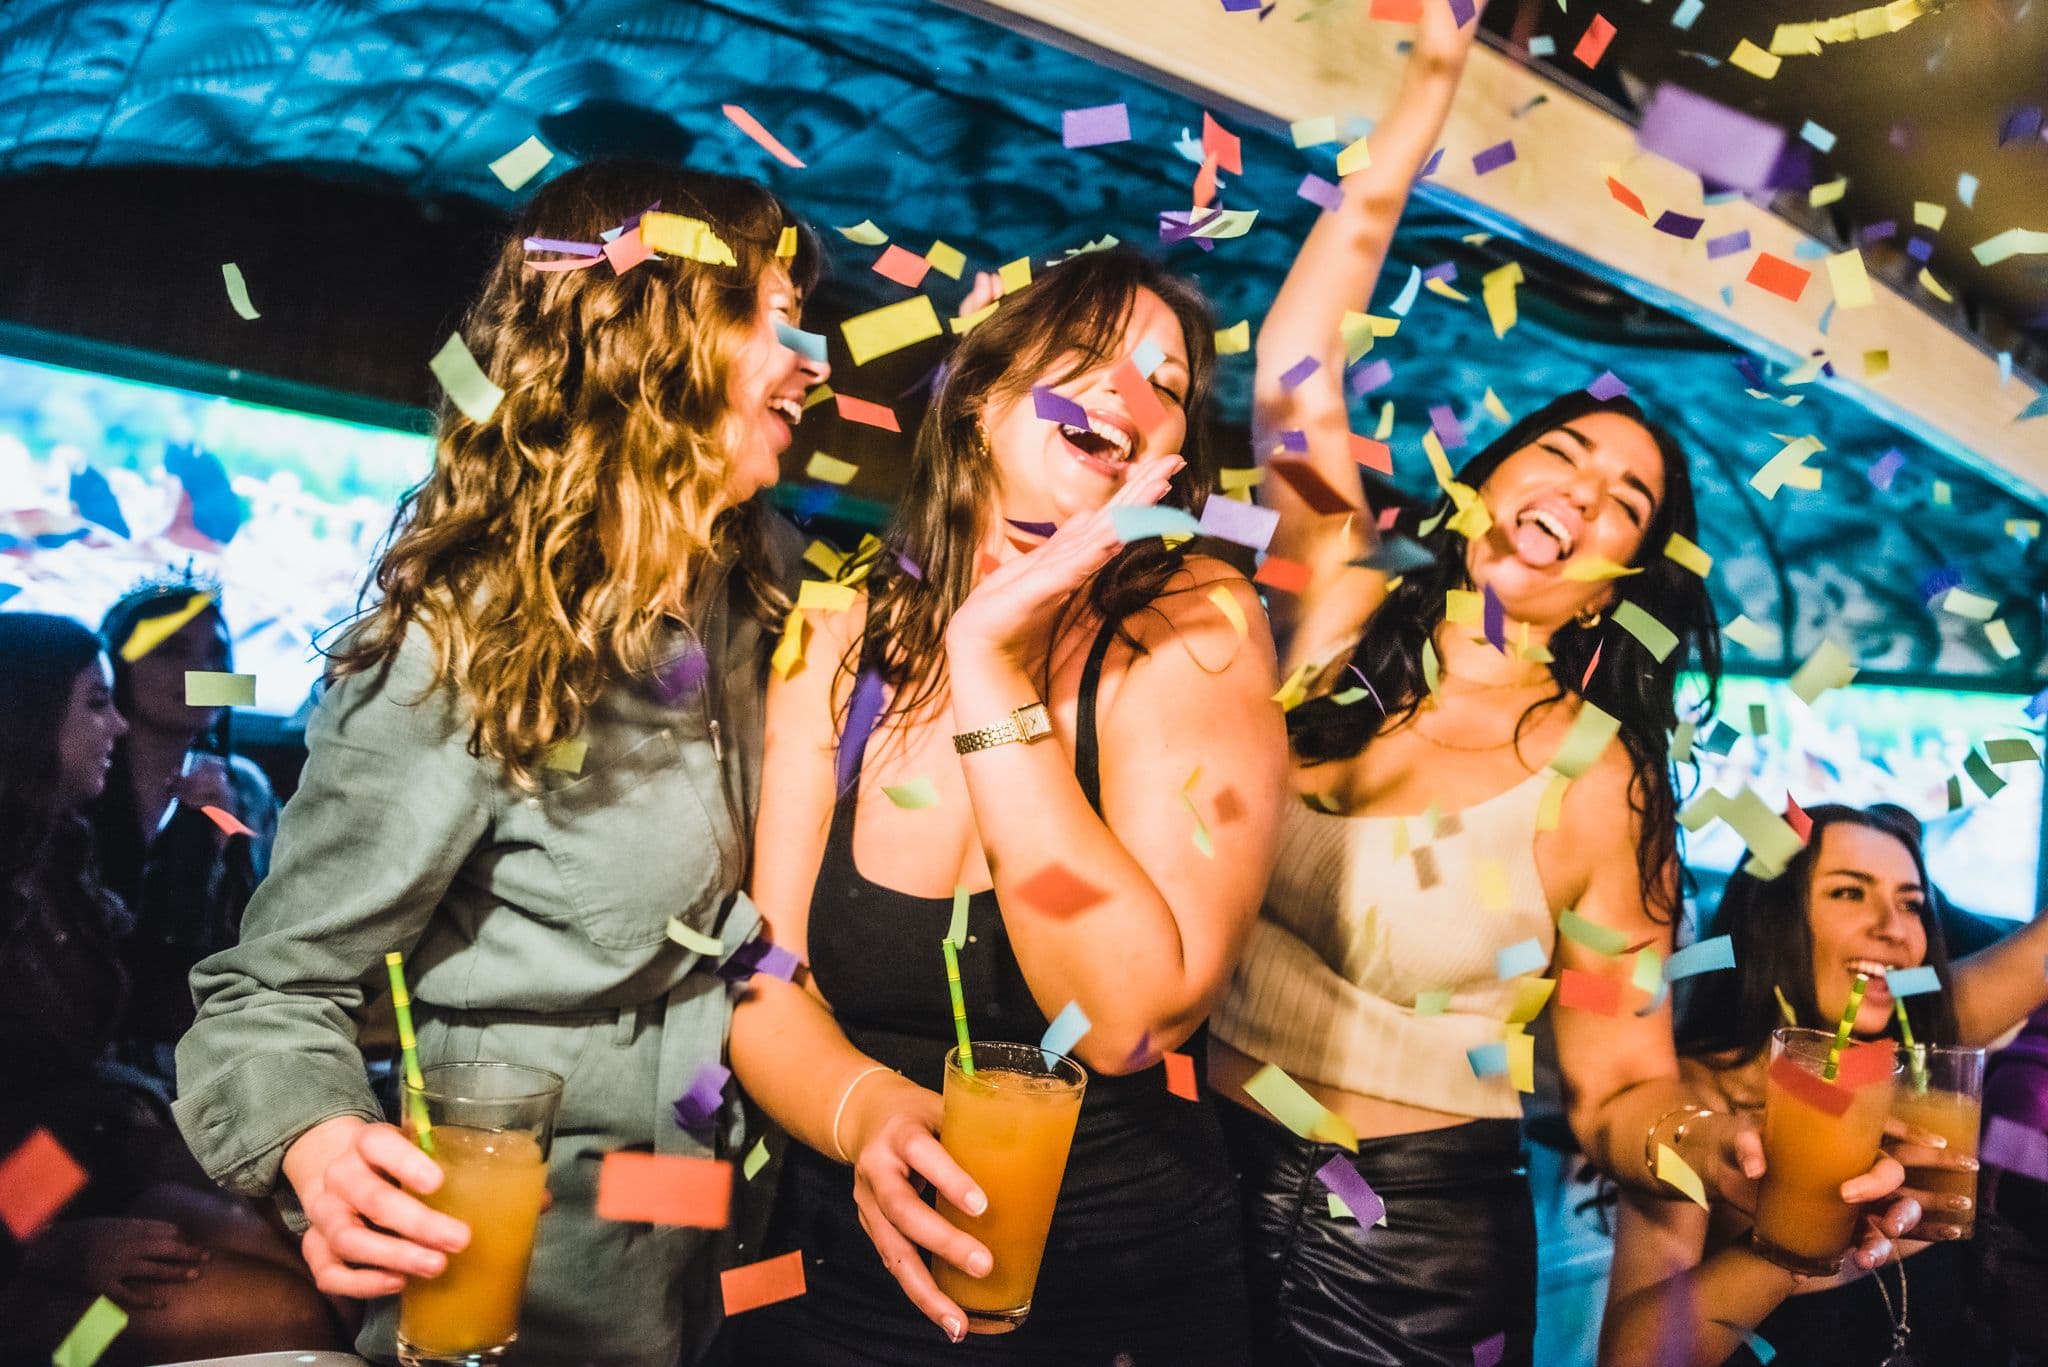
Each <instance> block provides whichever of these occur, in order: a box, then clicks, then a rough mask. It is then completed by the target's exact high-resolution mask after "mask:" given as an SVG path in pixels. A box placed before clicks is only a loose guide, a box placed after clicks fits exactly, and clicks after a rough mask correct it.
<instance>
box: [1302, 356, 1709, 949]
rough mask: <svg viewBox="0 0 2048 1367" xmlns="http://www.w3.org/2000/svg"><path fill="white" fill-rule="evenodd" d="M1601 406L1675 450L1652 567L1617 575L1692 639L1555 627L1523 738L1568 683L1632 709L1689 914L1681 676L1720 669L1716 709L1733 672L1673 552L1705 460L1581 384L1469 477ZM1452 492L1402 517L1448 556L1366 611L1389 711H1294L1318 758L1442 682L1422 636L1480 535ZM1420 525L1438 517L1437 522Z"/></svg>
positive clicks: (1647, 810)
mask: <svg viewBox="0 0 2048 1367" xmlns="http://www.w3.org/2000/svg"><path fill="white" fill-rule="evenodd" d="M1589 413H1617V414H1620V415H1621V416H1622V417H1625V418H1627V419H1629V420H1630V421H1631V422H1634V423H1635V424H1637V425H1638V426H1640V427H1641V428H1642V429H1643V430H1644V431H1645V432H1647V433H1649V435H1650V438H1651V440H1653V441H1654V442H1656V444H1657V450H1658V453H1659V454H1660V455H1661V456H1662V457H1663V460H1664V497H1663V498H1661V499H1660V500H1658V503H1657V507H1656V509H1655V510H1654V511H1653V512H1652V513H1651V515H1650V521H1649V525H1648V526H1646V527H1645V528H1644V529H1643V539H1642V545H1641V546H1640V547H1639V548H1638V549H1637V551H1636V554H1635V558H1634V560H1633V561H1632V562H1631V565H1632V567H1634V568H1639V569H1640V570H1641V571H1642V573H1640V574H1635V575H1631V576H1629V577H1627V578H1623V579H1617V580H1615V581H1614V590H1615V594H1616V598H1615V604H1616V605H1619V604H1620V603H1622V602H1632V603H1634V604H1636V605H1637V606H1638V607H1640V608H1642V609H1643V610H1644V611H1645V612H1647V613H1649V614H1650V615H1651V616H1652V617H1654V618H1656V619H1657V620H1658V621H1660V622H1662V623H1663V624H1664V625H1665V626H1666V627H1669V628H1670V629H1671V631H1672V633H1673V634H1675V635H1676V636H1677V637H1678V645H1677V647H1676V648H1675V649H1673V650H1672V651H1671V653H1670V654H1669V655H1668V656H1667V657H1666V658H1665V659H1663V660H1661V661H1660V660H1658V659H1657V657H1656V656H1654V655H1652V654H1651V653H1650V651H1649V649H1648V648H1647V647H1645V646H1644V645H1643V644H1642V643H1641V642H1640V641H1638V640H1636V638H1635V637H1633V636H1631V635H1630V634H1629V633H1628V632H1626V631H1623V630H1621V629H1619V628H1617V627H1614V626H1613V625H1612V623H1611V612H1612V609H1611V608H1610V611H1609V614H1608V615H1607V616H1603V618H1602V620H1601V621H1600V622H1598V623H1596V624H1594V625H1593V626H1591V627H1583V626H1580V625H1579V624H1578V623H1577V622H1569V623H1566V624H1565V625H1564V626H1562V627H1560V628H1559V629H1558V630H1557V631H1556V632H1555V633H1553V634H1552V636H1551V638H1550V651H1551V654H1552V656H1553V657H1554V658H1553V660H1552V663H1551V666H1550V672H1551V677H1552V678H1553V679H1554V680H1555V682H1556V688H1555V690H1554V691H1553V692H1551V693H1550V694H1549V695H1547V696H1545V697H1543V698H1540V699H1538V700H1537V701H1536V702H1534V703H1532V704H1531V705H1530V707H1529V709H1528V711H1526V712H1524V713H1523V714H1522V717H1521V720H1520V721H1519V722H1518V723H1517V724H1516V728H1515V731H1516V738H1517V739H1518V740H1519V739H1520V736H1521V732H1522V729H1523V728H1524V727H1526V726H1527V725H1528V724H1529V723H1530V721H1531V720H1532V719H1533V718H1534V717H1535V715H1536V713H1537V712H1538V711H1539V710H1540V709H1542V708H1543V707H1545V706H1547V705H1549V704H1551V703H1555V702H1558V701H1562V700H1563V699H1565V698H1567V697H1583V698H1584V699H1585V701H1587V702H1590V703H1592V704H1593V705H1595V706H1596V707H1599V708H1600V709H1601V710H1602V711H1604V712H1607V713H1608V714H1610V715H1611V716H1613V717H1614V718H1615V719H1616V720H1617V721H1619V722H1620V723H1621V743H1622V745H1623V746H1624V747H1625V748H1626V749H1627V751H1628V756H1629V760H1630V762H1631V764H1632V765H1633V767H1634V770H1635V776H1634V778H1633V779H1632V780H1631V782H1630V785H1629V803H1630V805H1631V806H1632V807H1633V808H1634V809H1635V812H1636V814H1637V816H1638V817H1639V818H1640V819H1641V822H1642V841H1641V843H1640V844H1639V845H1638V847H1637V856H1636V867H1637V873H1638V876H1639V878H1640V881H1641V884H1642V891H1643V904H1644V906H1645V907H1647V908H1648V909H1649V912H1650V915H1651V916H1652V917H1653V918H1656V919H1659V920H1665V919H1675V917H1676V915H1677V907H1676V906H1675V905H1674V896H1675V894H1674V883H1673V881H1672V879H1671V870H1672V869H1673V867H1674V866H1675V865H1676V864H1677V862H1678V834H1677V812H1678V792H1677V780H1676V776H1675V774H1674V772H1673V766H1672V763H1671V744H1670V733H1671V731H1672V729H1673V728H1674V727H1675V726H1676V725H1677V724H1678V722H1679V714H1678V701H1677V684H1678V676H1679V674H1680V672H1681V671H1683V670H1684V669H1685V668H1686V667H1687V665H1688V663H1690V664H1691V665H1692V667H1693V668H1695V669H1697V670H1698V671H1699V673H1700V674H1701V675H1702V676H1703V677H1704V678H1705V680H1706V689H1705V694H1704V696H1703V697H1702V698H1701V699H1700V706H1701V708H1702V711H1701V713H1700V715H1701V716H1704V715H1707V714H1709V713H1711V712H1712V710H1713V705H1714V699H1715V696H1716V694H1717V693H1718V690H1719V687H1720V678H1721V635H1720V629H1719V627H1718V625H1717V623H1716V621H1715V618H1714V605H1713V601H1712V599H1711V598H1710V597H1709V596H1708V594H1707V588H1706V584H1705V582H1704V581H1702V580H1701V579H1700V577H1699V576H1698V575H1696V574H1694V573H1693V572H1692V571H1691V570H1688V569H1686V568H1685V567H1684V566H1682V565H1680V564H1678V563H1677V562H1676V561H1674V560H1672V559H1670V558H1669V557H1668V556H1666V555H1665V554H1664V547H1665V545H1666V544H1667V543H1668V542H1669V540H1670V538H1671V535H1672V534H1673V533H1674V532H1675V533H1678V534H1680V535H1683V536H1685V537H1687V538H1688V539H1691V540H1694V541H1697V540H1698V539H1699V514H1698V511H1697V509H1696V508H1695V507H1694V504H1693V492H1692V472H1691V469H1690V466H1689V465H1688V462H1687V460H1686V455H1685V450H1684V448H1683V447H1681V446H1680V445H1679V444H1678V439H1677V438H1676V437H1674V436H1672V434H1671V433H1670V432H1668V431H1667V430H1665V429H1664V428H1663V427H1661V426H1659V425H1658V424H1657V423H1655V422H1653V421H1651V420H1650V418H1649V417H1648V416H1647V415H1646V414H1645V413H1644V412H1643V410H1642V408H1641V406H1639V405H1638V404H1637V403H1635V401H1634V400H1632V399H1628V398H1625V397H1616V398H1611V399H1601V398H1595V397H1594V396H1593V395H1592V394H1590V393H1588V392H1587V391H1585V390H1583V389H1581V390H1574V391H1572V392H1571V393H1569V394H1565V395H1561V396H1560V397H1558V398H1556V399H1553V400H1551V401H1550V402H1549V403H1547V404H1545V405H1544V406H1543V407H1541V408H1539V409H1537V410H1536V411H1535V412H1533V413H1530V414H1528V415H1527V416H1525V417H1523V418H1522V419H1521V420H1520V421H1518V422H1516V423H1514V424H1513V425H1511V426H1510V427H1509V428H1508V429H1507V430H1506V431H1505V432H1503V433H1501V434H1500V436H1498V437H1496V438H1495V439H1494V440H1493V441H1492V442H1490V443H1489V444H1488V445H1487V446H1486V447H1485V448H1484V449H1482V450H1481V451H1480V452H1479V453H1478V454H1477V455H1475V456H1473V457H1472V459H1470V460H1469V461H1467V462H1466V463H1465V467H1464V468H1463V469H1462V470H1460V471H1459V472H1458V478H1459V480H1460V481H1462V482H1463V483H1465V484H1468V485H1470V486H1472V487H1473V488H1475V489H1476V488H1479V487H1480V486H1482V485H1484V484H1485V482H1486V481H1487V479H1488V478H1489V477H1491V476H1492V474H1493V472H1494V471H1495V470H1496V469H1498V468H1499V467H1500V465H1501V463H1502V462H1503V461H1505V460H1506V459H1507V458H1508V457H1509V456H1511V455H1513V454H1514V453H1515V452H1516V451H1519V450H1521V449H1522V448H1523V447H1525V446H1529V445H1531V444H1532V443H1534V442H1536V441H1537V440H1539V439H1540V438H1541V437H1542V436H1543V435H1544V434H1545V433H1546V432H1553V431H1556V430H1557V429H1558V428H1560V427H1563V426H1565V425H1566V424H1567V423H1570V422H1573V421H1575V420H1577V419H1579V418H1582V417H1585V416H1586V415H1587V414H1589ZM1450 511H1451V501H1450V499H1449V497H1448V496H1445V497H1444V498H1442V499H1439V500H1438V501H1437V503H1436V504H1435V506H1434V507H1433V508H1431V509H1430V510H1428V512H1427V513H1426V515H1423V516H1421V517H1419V518H1418V517H1417V516H1416V515H1415V514H1413V513H1404V514H1403V516H1402V517H1401V519H1400V520H1399V522H1397V523H1396V526H1397V529H1399V530H1402V531H1404V532H1409V533H1412V534H1416V535H1418V536H1419V539H1420V540H1421V542H1422V544H1423V546H1424V547H1425V548H1426V549H1428V550H1429V551H1430V552H1431V554H1432V556H1433V557H1434V559H1433V561H1432V563H1431V564H1429V565H1428V566H1426V567H1424V568H1421V569H1417V570H1411V571H1409V572H1408V573H1407V574H1405V575H1403V576H1402V577H1401V579H1400V582H1399V583H1398V584H1396V585H1395V587H1394V588H1393V590H1392V591H1391V592H1390V593H1389V594H1388V595H1387V597H1386V601H1385V602H1383V603H1382V604H1381V605H1380V607H1379V609H1378V611H1376V612H1374V613H1373V615H1372V617H1371V618H1370V619H1369V620H1368V621H1367V622H1366V625H1365V631H1364V634H1363V635H1362V636H1361V637H1360V639H1359V642H1358V646H1357V648H1356V649H1355V650H1353V651H1352V654H1351V660H1350V666H1351V668H1352V669H1355V670H1356V671H1357V672H1358V673H1359V674H1360V675H1361V676H1363V677H1364V679H1365V680H1366V681H1367V683H1368V684H1369V685H1370V687H1371V690H1372V692H1373V694H1374V695H1375V696H1376V697H1377V698H1378V699H1379V701H1380V704H1381V706H1382V707H1384V708H1385V711H1384V712H1382V711H1380V710H1379V709H1378V708H1374V707H1369V706H1362V705H1344V704H1339V703H1337V702H1335V701H1334V700H1333V699H1331V698H1328V697H1325V698H1319V699H1316V700H1314V701H1311V702H1307V703H1304V704H1303V705H1301V706H1300V707H1297V708H1295V709H1294V710H1293V711H1292V712H1290V713H1289V714H1288V719H1287V720H1288V734H1289V737H1290V738H1291V740H1292V741H1293V745H1294V752H1295V754H1296V755H1297V756H1298V757H1299V758H1300V759H1302V760H1303V761H1305V762H1306V763H1309V764H1317V763H1322V762H1325V761H1329V760H1337V759H1349V758H1350V757H1352V756H1354V755H1356V754H1358V753H1359V752H1360V751H1362V750H1363V749H1364V748H1365V747H1366V746H1367V745H1369V744H1371V742H1372V740H1373V738H1374V737H1375V736H1377V735H1379V734H1380V732H1381V731H1383V730H1385V729H1386V728H1387V727H1388V726H1389V725H1391V724H1394V723H1396V722H1400V721H1404V720H1406V719H1407V718H1409V717H1412V716H1413V715H1414V714H1415V710H1416V708H1417V707H1419V706H1420V705H1421V703H1422V700H1423V699H1424V698H1425V697H1426V696H1427V695H1428V691H1429V690H1428V685H1427V683H1426V682H1425V680H1424V677H1423V668H1422V648H1423V646H1424V644H1425V643H1427V642H1428V641H1430V640H1431V639H1432V638H1433V637H1434V636H1435V634H1436V629H1437V627H1438V626H1439V625H1440V624H1441V623H1442V622H1443V620H1444V606H1445V597H1444V595H1445V593H1446V592H1447V591H1448V590H1451V589H1467V590H1469V589H1471V588H1473V587H1474V586H1473V583H1472V579H1471V575H1470V573H1469V571H1468V570H1467V568H1466V563H1465V548H1466V539H1465V537H1464V536H1463V535H1462V534H1461V533H1458V532H1455V531H1452V530H1451V529H1450V528H1449V526H1447V525H1446V524H1447V523H1448V522H1449V521H1450V518H1449V516H1448V514H1449V513H1450ZM1419 527H1429V528H1430V530H1429V531H1428V532H1427V533H1426V534H1422V533H1420V532H1419V531H1418V530H1417V529H1418V528H1419ZM1596 651H1598V652H1601V660H1602V662H1601V665H1600V668H1599V669H1598V670H1597V671H1596V672H1595V673H1594V674H1593V676H1592V678H1591V680H1590V681H1588V682H1587V683H1586V684H1585V686H1584V688H1583V690H1582V689H1581V680H1582V679H1584V678H1585V676H1586V670H1587V667H1588V666H1589V665H1591V664H1592V662H1593V656H1594V652H1596Z"/></svg>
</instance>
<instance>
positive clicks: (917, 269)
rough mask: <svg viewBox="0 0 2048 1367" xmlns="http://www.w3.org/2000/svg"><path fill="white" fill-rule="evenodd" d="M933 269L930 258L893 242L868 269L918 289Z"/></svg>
mask: <svg viewBox="0 0 2048 1367" xmlns="http://www.w3.org/2000/svg"><path fill="white" fill-rule="evenodd" d="M931 268H932V263H931V261H930V260H929V259H928V258H926V257H922V256H919V255H918V254H917V253H916V252H912V251H906V250H904V248H902V247H900V246H898V245H897V244H896V243H894V242H891V243H890V244H889V245H888V246H887V247H886V248H884V249H883V251H882V254H881V256H880V257H878V258H877V259H876V261H875V263H874V265H872V266H870V267H869V268H868V269H870V270H872V271H873V272H874V273H875V274H876V275H879V276H881V277H882V278H883V279H885V280H893V281H895V282H896V283H897V284H899V285H906V286H908V287H909V288H911V289H916V288H917V287H918V286H919V285H922V284H923V283H924V278H925V276H926V275H927V274H928V273H930V271H931ZM856 364H857V363H856Z"/></svg>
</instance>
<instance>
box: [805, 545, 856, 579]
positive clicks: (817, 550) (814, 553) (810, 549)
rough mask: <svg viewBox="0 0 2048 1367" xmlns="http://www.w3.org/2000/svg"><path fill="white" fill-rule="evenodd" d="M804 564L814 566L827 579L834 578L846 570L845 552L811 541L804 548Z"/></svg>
mask: <svg viewBox="0 0 2048 1367" xmlns="http://www.w3.org/2000/svg"><path fill="white" fill-rule="evenodd" d="M804 563H805V564H806V565H811V566H814V567H815V568H816V569H817V570H818V571H819V572H820V573H821V574H823V575H825V576H826V577H827V578H836V577H837V576H838V574H839V571H841V570H842V569H844V568H846V552H844V551H837V550H834V549H832V547H831V546H829V545H827V544H826V543H824V542H823V541H813V542H812V543H811V544H810V545H808V546H806V547H804Z"/></svg>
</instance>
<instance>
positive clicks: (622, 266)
mask: <svg viewBox="0 0 2048 1367" xmlns="http://www.w3.org/2000/svg"><path fill="white" fill-rule="evenodd" d="M653 257H654V248H652V247H650V246H648V245H647V244H646V243H645V242H643V241H641V239H640V230H639V229H638V228H635V229H633V231H632V232H630V233H620V234H619V235H618V236H617V237H615V238H613V239H612V240H611V241H609V242H607V243H605V244H604V259H605V260H607V261H609V262H611V263H612V273H613V274H615V275H624V274H625V273H626V272H627V271H629V270H632V269H633V267H635V266H637V265H639V264H640V263H641V262H642V261H648V260H652V259H653Z"/></svg>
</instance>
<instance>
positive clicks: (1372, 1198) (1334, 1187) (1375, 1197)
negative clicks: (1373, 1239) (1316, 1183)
mask: <svg viewBox="0 0 2048 1367" xmlns="http://www.w3.org/2000/svg"><path fill="white" fill-rule="evenodd" d="M1316 1176H1317V1177H1318V1178H1320V1179H1321V1180H1322V1184H1323V1185H1324V1186H1326V1187H1328V1188H1329V1189H1330V1190H1331V1191H1333V1192H1335V1193H1337V1199H1338V1200H1339V1201H1342V1202H1343V1203H1344V1208H1345V1209H1346V1210H1348V1211H1350V1212H1351V1213H1352V1215H1354V1216H1355V1217H1357V1220H1358V1232H1359V1235H1360V1237H1363V1236H1364V1235H1365V1233H1366V1231H1368V1230H1370V1229H1371V1228H1372V1227H1373V1226H1374V1225H1376V1224H1378V1223H1379V1222H1380V1217H1381V1216H1383V1215H1385V1214H1386V1213H1387V1203H1386V1202H1385V1201H1382V1200H1381V1199H1380V1197H1379V1193H1378V1192H1376V1191H1374V1190H1373V1189H1372V1183H1370V1182H1368V1181H1366V1180H1365V1178H1364V1177H1363V1176H1362V1175H1361V1174H1360V1173H1359V1171H1358V1169H1357V1168H1354V1167H1352V1166H1351V1162H1350V1160H1349V1159H1347V1158H1345V1157H1344V1155H1343V1154H1341V1153H1340V1154H1336V1155H1334V1156H1333V1157H1331V1159H1330V1161H1329V1162H1327V1163H1325V1164H1323V1165H1322V1166H1321V1167H1320V1168H1317V1169H1316Z"/></svg>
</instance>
